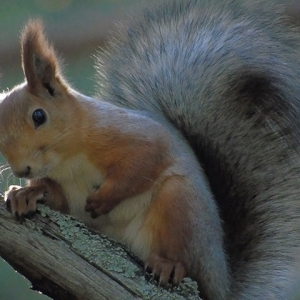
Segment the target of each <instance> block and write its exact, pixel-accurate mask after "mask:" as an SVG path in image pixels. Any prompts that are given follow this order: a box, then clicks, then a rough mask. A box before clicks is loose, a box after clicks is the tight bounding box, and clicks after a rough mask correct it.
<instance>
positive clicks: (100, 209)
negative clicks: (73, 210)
mask: <svg viewBox="0 0 300 300" xmlns="http://www.w3.org/2000/svg"><path fill="white" fill-rule="evenodd" d="M114 207H115V204H114V203H111V202H109V201H105V200H102V199H101V197H99V195H98V193H97V192H95V193H92V194H91V195H89V196H88V198H87V200H86V205H85V211H87V212H89V213H90V215H91V217H92V218H97V217H99V216H100V215H105V214H108V213H109V212H110V211H111V210H112V209H113V208H114Z"/></svg>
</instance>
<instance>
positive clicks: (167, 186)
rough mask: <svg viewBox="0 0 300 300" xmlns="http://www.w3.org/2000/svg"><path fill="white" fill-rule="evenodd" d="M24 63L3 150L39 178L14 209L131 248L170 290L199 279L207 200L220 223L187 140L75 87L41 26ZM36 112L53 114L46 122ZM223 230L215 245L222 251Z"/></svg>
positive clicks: (0, 139) (2, 116)
mask: <svg viewBox="0 0 300 300" xmlns="http://www.w3.org/2000/svg"><path fill="white" fill-rule="evenodd" d="M22 58H23V69H24V73H25V77H26V82H25V83H24V84H22V85H20V86H17V87H15V88H14V89H13V90H12V91H11V92H9V93H8V94H7V95H6V97H4V99H3V100H2V102H0V151H1V152H2V153H3V155H4V156H5V157H6V158H7V160H8V162H9V164H10V166H11V168H12V171H13V173H14V174H15V175H16V176H19V177H26V178H27V179H30V184H29V186H27V187H24V188H20V189H16V188H15V187H14V188H12V189H11V190H10V191H9V192H8V193H7V194H6V199H7V200H10V201H9V202H10V203H11V209H12V212H13V213H14V214H15V215H16V216H19V217H24V216H27V215H28V214H31V213H32V212H33V211H35V210H36V204H37V202H38V201H44V202H45V204H47V205H48V206H50V207H51V208H53V209H56V210H59V211H61V212H63V213H69V214H71V215H73V216H74V217H77V218H79V219H81V220H82V221H84V222H85V223H86V224H87V225H89V226H92V227H94V228H96V229H98V230H100V231H101V232H103V233H105V234H107V235H108V236H110V237H113V238H115V239H117V240H119V241H121V242H124V243H125V244H127V245H128V246H129V247H132V249H133V250H134V251H135V252H136V254H137V255H139V256H141V257H142V258H143V259H145V260H146V264H147V265H148V266H149V267H150V268H151V269H152V272H153V273H154V274H156V275H157V276H159V277H160V282H161V283H162V284H165V283H167V282H168V281H169V280H170V279H171V280H172V282H173V283H174V284H178V283H179V282H180V281H181V279H182V278H183V277H184V276H185V275H186V273H188V274H189V275H192V276H194V278H197V276H196V275H197V274H195V272H193V267H192V262H193V261H194V260H196V259H197V257H196V254H198V250H195V249H194V248H193V247H190V246H189V245H190V239H193V240H195V242H194V243H195V244H199V241H198V240H197V238H195V235H193V236H191V234H192V232H193V233H195V229H194V228H192V226H194V224H197V227H198V229H199V230H204V226H203V224H201V222H200V221H199V222H198V220H197V219H196V216H198V215H199V214H200V213H201V209H202V204H201V203H202V202H204V203H205V205H207V207H209V209H203V211H205V213H206V214H207V215H208V217H207V219H208V220H211V221H209V222H212V223H214V222H215V220H218V219H217V212H216V208H215V206H214V203H213V200H212V197H211V196H210V195H211V193H210V192H209V188H208V186H207V184H206V181H205V176H204V175H203V173H202V170H201V168H200V166H199V165H198V162H197V159H196V158H195V156H194V153H193V151H192V150H191V149H190V148H189V146H188V145H187V143H186V142H184V141H183V139H182V137H181V135H179V133H178V132H177V131H176V130H174V129H173V128H172V127H171V126H169V125H168V124H166V123H165V122H162V123H161V121H157V120H154V119H152V118H150V117H147V116H144V115H143V114H142V113H141V112H133V111H131V110H128V109H126V108H120V107H117V106H115V105H113V104H110V103H106V102H104V101H101V100H99V99H93V98H89V97H86V96H84V95H82V94H80V93H78V92H76V91H74V90H72V89H71V88H70V87H69V86H68V85H67V84H66V83H65V81H64V80H63V77H62V75H61V73H60V70H59V69H60V68H59V62H58V60H57V58H56V55H55V52H54V50H53V48H52V47H51V46H50V45H49V44H48V42H47V41H46V39H45V37H44V35H43V27H42V25H41V22H40V21H32V22H29V24H28V25H27V26H26V27H25V29H24V31H23V34H22ZM36 110H40V111H42V112H43V114H44V116H45V118H44V120H43V121H42V122H41V123H36V122H35V121H34V118H33V116H34V112H35V111H36ZM11 112H14V114H13V115H12V114H11ZM200 188H201V191H202V190H204V193H203V195H205V196H203V197H200V196H199V195H200ZM206 198H207V199H206ZM205 205H203V207H205ZM210 217H211V218H210ZM203 219H205V218H203ZM216 223H217V224H211V228H213V226H215V227H216V229H214V230H212V234H211V236H209V237H206V238H207V240H208V242H209V243H210V241H211V240H212V242H211V243H216V244H221V243H222V231H221V229H220V228H219V227H218V225H219V224H218V222H216ZM205 225H206V224H205ZM204 246H205V245H204ZM203 248H205V247H203ZM220 257H221V258H220V259H223V257H222V255H220ZM172 274H174V276H173V277H172Z"/></svg>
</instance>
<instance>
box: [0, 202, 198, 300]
mask: <svg viewBox="0 0 300 300" xmlns="http://www.w3.org/2000/svg"><path fill="white" fill-rule="evenodd" d="M0 256H1V257H2V258H3V259H5V260H6V261H7V262H8V263H9V264H11V265H12V266H13V267H14V268H15V269H16V270H17V271H18V272H19V273H21V274H23V275H24V276H25V277H27V278H28V279H29V280H30V281H31V283H32V288H33V289H35V290H38V291H41V292H42V293H44V294H46V295H48V296H49V297H51V298H53V299H64V300H65V299H67V300H68V299H80V300H81V299H88V300H93V299H97V300H99V299H168V300H172V299H182V300H183V299H191V300H196V299H200V298H199V296H198V291H197V284H196V283H195V282H193V281H191V280H190V279H186V280H185V281H184V282H183V283H182V284H181V285H180V286H179V287H176V288H173V289H171V288H170V287H169V289H166V288H162V287H158V286H156V285H155V284H154V283H152V282H149V280H145V275H144V271H143V268H142V265H141V262H140V261H139V259H138V258H136V257H135V256H134V255H133V254H132V253H130V251H128V250H126V249H125V247H123V246H122V245H120V244H118V243H116V242H114V241H112V240H110V239H108V238H107V237H105V236H103V235H101V234H99V233H97V232H93V231H91V230H89V229H88V228H87V227H86V226H84V225H83V224H82V223H80V222H78V221H77V220H74V219H73V218H71V217H69V216H65V215H61V214H60V213H58V212H56V211H53V210H50V209H49V208H48V207H45V206H42V205H41V206H39V208H38V211H37V214H35V216H33V218H32V219H30V220H28V219H25V220H23V222H20V221H17V220H15V218H13V216H12V215H11V213H9V212H8V211H7V210H6V207H5V203H4V201H1V200H0ZM148 277H149V278H150V277H151V276H148ZM150 281H151V280H150Z"/></svg>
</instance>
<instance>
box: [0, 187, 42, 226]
mask: <svg viewBox="0 0 300 300" xmlns="http://www.w3.org/2000/svg"><path fill="white" fill-rule="evenodd" d="M46 194H47V192H46V191H45V190H44V189H42V188H41V187H39V186H26V187H20V186H17V185H11V186H10V187H9V189H8V191H6V192H5V197H4V200H5V201H6V205H7V208H8V210H10V211H11V212H12V214H13V215H14V216H15V217H16V218H17V219H19V220H21V221H22V220H23V219H24V218H25V217H31V216H32V215H33V214H34V213H35V212H36V206H37V203H42V202H43V201H44V199H45V197H46Z"/></svg>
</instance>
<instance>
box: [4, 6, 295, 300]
mask: <svg viewBox="0 0 300 300" xmlns="http://www.w3.org/2000/svg"><path fill="white" fill-rule="evenodd" d="M274 13H275V12H274ZM276 18H277V17H276V16H275V17H274V16H273V15H272V16H271V14H270V13H268V12H265V11H264V9H262V8H261V6H257V7H256V6H254V7H252V8H249V7H248V8H247V9H246V8H244V7H243V5H242V4H238V3H235V2H233V1H224V3H222V4H221V3H208V2H207V1H203V0H176V1H174V0H168V1H162V4H156V5H154V8H148V9H146V10H145V11H144V13H142V14H141V16H140V18H136V20H134V21H132V24H131V25H129V26H128V27H124V28H122V29H120V34H119V36H118V38H115V39H114V42H112V43H110V45H109V46H108V50H105V51H103V52H102V53H101V54H98V58H97V71H98V85H99V86H98V92H97V95H96V96H95V97H93V98H91V97H87V96H85V95H82V94H80V93H79V92H77V91H75V90H74V89H72V88H71V87H70V86H69V85H68V83H67V82H66V81H65V80H64V78H63V76H62V74H61V71H60V64H59V61H58V59H57V56H56V54H55V51H54V49H53V47H52V46H51V45H50V44H49V43H48V42H47V41H46V39H45V36H44V34H43V26H42V24H41V22H40V21H30V22H29V23H28V24H27V25H26V26H25V28H24V30H23V33H22V39H21V45H22V66H23V70H24V74H25V82H24V83H23V84H21V85H18V86H16V87H15V88H13V89H12V90H11V91H10V92H8V93H5V94H4V95H3V96H2V97H1V98H3V99H2V100H1V103H0V151H1V152H2V154H3V155H4V157H5V158H6V159H7V161H8V163H9V164H10V166H11V169H12V171H13V173H14V175H15V176H17V177H22V178H27V179H29V185H28V186H25V187H23V188H17V187H13V188H11V189H10V190H9V191H8V192H7V193H6V200H7V203H8V205H9V206H10V208H11V211H12V213H13V214H14V215H15V216H17V217H21V218H22V217H24V216H28V215H30V214H31V213H32V212H34V211H35V210H36V203H37V202H38V201H40V200H42V201H44V203H45V204H47V205H49V206H50V207H51V208H54V209H57V210H59V211H61V212H63V213H67V214H70V215H72V216H74V217H76V218H78V219H80V220H82V221H83V222H85V223H86V224H87V225H88V226H91V227H93V228H96V229H97V230H99V231H100V232H102V233H105V234H106V235H108V236H110V237H112V238H114V239H116V240H118V241H120V242H122V243H124V244H126V245H128V246H129V247H130V248H131V249H132V250H133V251H134V252H135V253H136V254H137V255H138V256H140V257H141V258H142V259H143V260H144V261H145V266H146V267H149V268H150V269H151V270H152V273H153V274H155V275H156V276H157V277H158V278H159V282H160V283H161V284H166V283H167V282H168V281H171V282H172V283H173V284H178V283H179V282H180V281H181V280H182V279H183V278H184V277H185V276H186V275H187V276H190V277H191V278H193V279H195V280H196V281H197V283H198V285H199V292H200V295H201V297H203V299H208V300H216V299H239V300H242V299H245V300H246V299H248V300H249V299H250V300H254V299H278V300H279V299H288V297H289V295H290V294H289V293H290V291H291V289H292V287H293V284H294V283H295V282H296V279H297V276H298V257H299V251H300V202H299V199H298V198H299V187H300V185H299V179H298V178H299V172H300V160H299V141H300V122H299V120H300V116H299V113H300V102H299V95H300V84H299V77H300V73H299V70H300V56H299V50H298V49H299V46H298V45H299V38H298V37H297V34H295V33H294V32H293V30H292V29H290V28H288V27H287V26H286V25H284V24H283V23H281V22H280V21H276V20H275V19H276Z"/></svg>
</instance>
